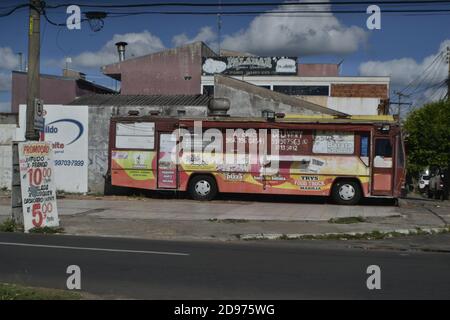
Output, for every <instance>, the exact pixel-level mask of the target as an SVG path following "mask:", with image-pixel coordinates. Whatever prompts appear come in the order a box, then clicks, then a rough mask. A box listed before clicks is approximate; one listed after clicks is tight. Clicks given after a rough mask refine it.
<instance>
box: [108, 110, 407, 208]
mask: <svg viewBox="0 0 450 320" xmlns="http://www.w3.org/2000/svg"><path fill="white" fill-rule="evenodd" d="M108 175H109V178H110V181H111V184H112V186H121V187H130V188H141V189H148V190H178V191H188V192H189V194H190V195H191V196H192V198H194V199H197V200H210V199H213V198H214V196H215V195H216V194H217V193H218V192H232V193H252V194H283V195H316V196H326V197H331V198H332V199H333V200H334V201H335V202H337V203H339V204H356V203H358V202H359V201H360V199H361V198H363V197H388V198H397V197H399V196H400V193H401V189H402V186H403V183H404V179H405V153H404V147H403V140H402V135H401V130H400V127H399V125H398V124H397V123H396V122H395V121H394V119H393V118H392V117H391V116H366V117H365V116H352V117H348V118H336V117H333V116H309V117H307V116H296V115H288V116H285V117H283V115H280V116H279V117H274V118H271V119H267V118H233V117H209V118H203V119H194V118H162V117H157V116H156V117H155V116H127V117H113V118H112V119H111V124H110V145H109V170H108Z"/></svg>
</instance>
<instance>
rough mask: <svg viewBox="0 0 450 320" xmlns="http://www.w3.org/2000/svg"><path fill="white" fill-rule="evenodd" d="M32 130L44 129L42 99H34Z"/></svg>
mask: <svg viewBox="0 0 450 320" xmlns="http://www.w3.org/2000/svg"><path fill="white" fill-rule="evenodd" d="M34 130H37V131H44V101H42V100H41V99H34Z"/></svg>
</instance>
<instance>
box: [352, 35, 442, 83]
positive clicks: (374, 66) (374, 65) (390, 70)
mask: <svg viewBox="0 0 450 320" xmlns="http://www.w3.org/2000/svg"><path fill="white" fill-rule="evenodd" d="M447 46H450V39H449V40H445V41H443V42H442V43H441V45H440V47H439V51H438V52H436V53H435V54H432V55H429V56H428V57H426V58H424V59H423V60H422V61H416V60H414V59H412V58H399V59H393V60H387V61H367V62H364V63H362V64H361V65H360V66H359V73H360V74H361V75H362V76H390V77H391V83H392V85H394V86H406V85H408V84H409V83H410V82H411V81H412V80H414V79H416V78H417V77H419V76H420V75H422V74H424V73H425V72H428V73H430V75H429V76H427V77H425V76H424V77H423V78H424V81H422V83H421V85H429V84H433V83H438V82H439V81H441V80H443V79H445V77H446V74H447V70H448V69H447V67H446V66H445V59H444V57H445V56H444V57H442V58H441V59H440V60H437V61H436V63H435V65H433V66H432V67H431V68H429V69H428V70H427V67H428V66H429V65H430V64H431V63H432V62H433V61H434V59H435V58H436V56H437V55H438V54H440V53H441V52H445V51H444V50H446V49H445V48H446V47H447Z"/></svg>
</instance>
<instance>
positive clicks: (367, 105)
mask: <svg viewBox="0 0 450 320" xmlns="http://www.w3.org/2000/svg"><path fill="white" fill-rule="evenodd" d="M224 53H226V54H222V55H221V56H219V55H217V54H216V53H215V52H214V51H213V50H211V49H210V48H209V47H208V46H207V45H205V44H204V43H203V42H196V43H192V44H188V45H185V46H182V47H179V48H174V49H170V50H165V51H162V52H157V53H153V54H149V55H146V56H142V57H137V58H131V59H128V60H124V61H122V62H118V63H114V64H111V65H107V66H104V67H103V68H102V71H103V73H104V74H105V75H107V76H110V77H112V78H114V79H116V80H119V81H121V94H124V95H137V94H142V95H160V94H165V95H172V94H173V95H177V94H188V95H195V94H206V95H211V96H213V95H214V75H217V74H220V75H225V76H229V77H232V78H235V79H237V80H241V81H245V82H248V83H251V84H254V85H257V86H260V87H262V88H265V89H269V90H272V91H275V92H279V93H283V94H286V95H291V96H295V97H297V98H300V99H302V100H306V101H309V102H312V103H314V104H317V105H320V106H323V107H326V108H329V109H333V110H336V111H339V112H343V113H348V114H356V115H362V114H369V115H375V114H385V113H387V111H388V110H387V108H386V106H387V105H388V99H389V86H390V78H389V77H357V76H355V77H342V76H340V75H339V65H338V64H302V63H298V62H297V58H296V57H258V56H254V55H251V54H248V53H243V54H240V53H238V52H228V51H224Z"/></svg>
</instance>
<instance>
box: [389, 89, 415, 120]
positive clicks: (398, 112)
mask: <svg viewBox="0 0 450 320" xmlns="http://www.w3.org/2000/svg"><path fill="white" fill-rule="evenodd" d="M394 94H396V95H397V96H398V102H391V104H396V105H397V106H398V107H397V121H398V122H400V108H401V106H402V105H411V103H410V102H402V97H405V98H409V97H410V96H409V95H407V94H404V93H401V92H399V91H395V92H394Z"/></svg>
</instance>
